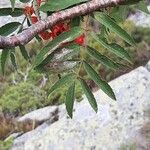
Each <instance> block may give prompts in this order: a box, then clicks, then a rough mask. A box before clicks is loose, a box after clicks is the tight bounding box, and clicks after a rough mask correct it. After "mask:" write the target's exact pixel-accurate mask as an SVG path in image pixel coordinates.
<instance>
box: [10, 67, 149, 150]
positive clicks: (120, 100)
mask: <svg viewBox="0 0 150 150" xmlns="http://www.w3.org/2000/svg"><path fill="white" fill-rule="evenodd" d="M110 85H111V87H112V88H113V90H114V92H115V94H116V97H117V101H112V100H111V99H110V98H109V97H108V96H107V95H105V94H104V93H103V92H102V91H101V90H99V91H97V92H95V93H94V95H95V98H96V100H97V103H98V106H99V111H98V113H97V114H96V113H95V112H94V111H93V110H92V109H91V107H90V106H89V103H88V100H87V99H86V98H85V96H84V100H83V101H82V102H80V103H75V106H74V108H75V111H74V114H73V115H74V117H73V119H69V118H68V117H67V114H66V113H65V112H64V111H61V112H62V114H63V115H61V112H60V116H61V118H60V119H59V121H57V122H55V123H53V124H49V123H48V122H45V123H44V124H42V125H41V126H39V127H38V128H36V129H35V130H33V131H30V132H28V133H25V134H24V135H22V136H20V137H18V138H16V139H15V141H14V145H13V146H12V148H11V150H117V149H119V148H120V145H121V144H122V143H126V142H128V141H129V142H135V140H132V139H135V138H133V137H136V138H138V139H139V142H140V138H139V137H138V136H136V135H138V134H137V131H139V129H140V128H141V127H142V125H143V124H144V123H145V122H147V121H148V120H149V117H148V115H146V113H145V110H148V109H150V72H149V71H148V70H147V69H146V68H144V67H139V68H137V69H135V70H133V71H131V72H130V73H128V74H125V75H123V76H121V77H119V78H117V79H115V80H113V81H111V82H110ZM49 109H51V108H49ZM60 109H61V110H64V109H65V107H64V105H62V106H60ZM26 116H27V115H26ZM138 139H137V141H138ZM139 142H138V144H137V145H140V144H139ZM147 150H148V149H147Z"/></svg>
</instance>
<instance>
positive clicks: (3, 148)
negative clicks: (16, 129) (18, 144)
mask: <svg viewBox="0 0 150 150" xmlns="http://www.w3.org/2000/svg"><path fill="white" fill-rule="evenodd" d="M13 140H14V139H13V138H9V139H8V140H6V141H1V140H0V150H9V149H10V147H11V145H12V144H13Z"/></svg>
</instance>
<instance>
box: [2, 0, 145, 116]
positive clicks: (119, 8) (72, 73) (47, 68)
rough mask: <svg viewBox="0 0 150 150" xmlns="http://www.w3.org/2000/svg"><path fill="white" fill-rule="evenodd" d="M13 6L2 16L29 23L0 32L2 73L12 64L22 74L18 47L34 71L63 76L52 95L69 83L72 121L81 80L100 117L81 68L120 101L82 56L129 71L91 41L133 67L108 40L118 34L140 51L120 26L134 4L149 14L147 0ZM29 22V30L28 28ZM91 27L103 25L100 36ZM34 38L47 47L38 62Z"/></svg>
mask: <svg viewBox="0 0 150 150" xmlns="http://www.w3.org/2000/svg"><path fill="white" fill-rule="evenodd" d="M10 2H11V6H12V7H11V8H1V9H0V16H7V15H11V16H12V17H18V16H21V15H23V16H24V19H23V21H22V23H19V22H11V23H7V24H5V25H4V26H1V27H0V48H1V49H2V54H1V68H2V71H3V74H4V68H5V63H6V60H7V59H10V60H11V62H12V64H13V65H14V68H16V70H17V65H16V55H15V53H16V47H19V48H20V51H21V53H22V55H23V57H24V58H25V59H26V60H27V61H29V63H31V64H32V67H31V69H35V70H37V71H40V72H41V73H45V74H57V75H58V76H59V80H58V81H56V82H55V83H54V84H53V85H52V86H51V87H50V89H49V92H48V94H51V93H52V92H53V91H54V90H55V89H57V88H59V87H61V86H63V85H66V84H67V86H68V90H67V91H66V100H65V104H66V109H67V112H68V114H69V116H70V117H71V118H72V111H73V104H74V93H75V84H76V81H79V82H80V83H81V87H82V89H83V91H84V93H85V95H86V97H87V99H88V101H89V104H90V105H91V107H92V108H93V109H94V110H95V111H96V112H97V110H98V107H97V102H96V100H95V98H94V95H93V93H92V91H91V90H90V88H89V86H88V85H87V83H86V81H85V79H84V78H83V77H82V76H81V75H80V70H81V69H84V70H85V71H86V72H87V74H88V75H89V77H90V78H91V79H92V80H93V81H94V82H95V83H96V84H97V85H98V86H99V87H100V88H101V90H102V91H103V92H105V93H106V94H107V95H108V96H109V97H110V98H111V99H114V100H116V97H115V94H114V92H113V90H112V88H111V87H110V85H109V84H108V83H107V82H106V81H104V80H103V79H102V78H101V77H100V75H99V74H98V73H97V72H96V71H95V69H94V68H93V67H92V66H91V64H89V62H87V60H86V58H84V56H83V55H81V53H82V51H84V52H85V53H87V54H88V55H89V57H90V58H91V59H95V60H96V61H98V62H99V63H101V64H103V65H104V66H106V67H108V68H110V69H113V70H115V69H119V68H121V67H125V65H124V64H121V63H120V62H115V61H113V60H112V59H111V58H109V57H108V56H105V55H103V54H101V53H100V52H99V51H97V50H96V49H94V48H93V47H91V46H90V45H89V43H88V39H89V38H92V39H94V40H95V41H97V42H98V43H99V44H100V45H102V46H103V47H104V48H105V49H107V50H108V51H110V52H112V53H114V54H115V55H117V56H118V57H120V58H122V59H124V60H125V61H127V62H128V64H129V65H130V64H132V59H131V57H130V54H128V52H127V51H126V50H125V49H124V47H122V46H120V45H119V44H118V43H111V42H110V41H109V40H108V35H109V34H110V33H111V32H113V33H115V34H116V35H117V36H118V37H119V38H121V39H123V40H124V41H125V43H128V44H129V45H131V46H135V42H134V40H133V38H132V37H131V36H130V34H129V33H127V32H126V31H125V30H124V29H122V28H121V26H120V25H119V24H120V22H122V21H124V20H125V19H126V18H127V14H128V13H127V12H128V10H129V7H130V5H133V4H136V6H137V7H138V8H139V9H142V10H144V11H147V10H146V2H145V1H144V0H143V1H142V0H57V1H55V0H20V3H25V7H23V8H17V7H16V6H15V0H10ZM43 14H44V15H43ZM43 16H46V17H45V18H43ZM26 22H27V25H28V27H26V26H25V25H24V24H25V23H26ZM90 22H95V23H99V32H95V31H94V27H93V26H90V27H89V24H90ZM14 31H15V33H14ZM33 39H34V40H38V41H40V42H43V43H44V44H43V45H44V46H43V47H42V49H40V50H39V52H38V53H37V54H36V56H35V57H34V58H30V56H29V53H28V51H27V50H26V44H28V43H29V42H30V41H31V40H33Z"/></svg>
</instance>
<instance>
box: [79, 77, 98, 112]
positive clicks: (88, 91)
mask: <svg viewBox="0 0 150 150" xmlns="http://www.w3.org/2000/svg"><path fill="white" fill-rule="evenodd" d="M78 80H79V81H80V84H81V87H82V89H83V91H84V93H85V95H86V97H87V99H88V101H89V103H90V105H91V107H92V108H93V110H94V111H95V112H97V111H98V107H97V102H96V100H95V97H94V95H93V93H92V92H91V89H90V88H89V87H88V85H87V84H86V82H85V81H84V80H83V79H81V78H79V79H78Z"/></svg>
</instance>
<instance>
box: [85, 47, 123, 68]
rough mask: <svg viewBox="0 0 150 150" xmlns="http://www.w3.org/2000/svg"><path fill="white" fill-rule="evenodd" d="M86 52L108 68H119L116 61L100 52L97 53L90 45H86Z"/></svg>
mask: <svg viewBox="0 0 150 150" xmlns="http://www.w3.org/2000/svg"><path fill="white" fill-rule="evenodd" d="M87 52H88V54H89V55H90V56H92V57H93V58H95V59H96V60H97V61H99V62H100V63H102V64H103V65H105V66H107V67H109V68H110V69H114V70H116V69H119V67H121V66H119V65H118V64H117V63H115V62H114V61H112V60H111V59H109V58H108V57H106V56H104V55H102V54H101V53H99V52H98V51H97V50H95V49H94V48H92V47H89V46H88V47H87Z"/></svg>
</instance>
